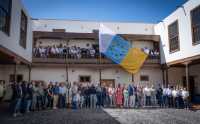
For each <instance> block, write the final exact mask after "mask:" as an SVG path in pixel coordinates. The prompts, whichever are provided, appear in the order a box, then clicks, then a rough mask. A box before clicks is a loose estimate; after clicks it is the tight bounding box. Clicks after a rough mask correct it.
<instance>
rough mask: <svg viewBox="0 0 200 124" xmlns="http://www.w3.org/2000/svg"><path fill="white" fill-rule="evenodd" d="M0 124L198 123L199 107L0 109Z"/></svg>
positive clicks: (199, 116)
mask: <svg viewBox="0 0 200 124" xmlns="http://www.w3.org/2000/svg"><path fill="white" fill-rule="evenodd" d="M0 122H1V124H199V122H200V111H191V110H184V109H180V110H179V109H79V110H72V109H57V110H45V111H39V112H30V113H28V114H25V115H21V116H19V117H16V118H14V117H12V116H11V115H9V114H8V112H5V111H4V110H2V109H1V113H0Z"/></svg>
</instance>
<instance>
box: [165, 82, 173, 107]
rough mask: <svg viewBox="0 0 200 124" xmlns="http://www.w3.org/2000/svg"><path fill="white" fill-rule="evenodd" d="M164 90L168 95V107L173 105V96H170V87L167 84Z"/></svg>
mask: <svg viewBox="0 0 200 124" xmlns="http://www.w3.org/2000/svg"><path fill="white" fill-rule="evenodd" d="M166 92H167V97H168V107H172V106H173V97H172V89H171V87H169V86H168V88H167V91H166Z"/></svg>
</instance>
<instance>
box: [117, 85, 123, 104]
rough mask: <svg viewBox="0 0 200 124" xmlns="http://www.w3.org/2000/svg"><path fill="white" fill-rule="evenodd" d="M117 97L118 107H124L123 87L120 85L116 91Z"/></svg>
mask: <svg viewBox="0 0 200 124" xmlns="http://www.w3.org/2000/svg"><path fill="white" fill-rule="evenodd" d="M115 96H116V105H117V107H122V104H123V101H122V100H123V88H122V87H121V85H120V84H118V86H117V88H116V91H115Z"/></svg>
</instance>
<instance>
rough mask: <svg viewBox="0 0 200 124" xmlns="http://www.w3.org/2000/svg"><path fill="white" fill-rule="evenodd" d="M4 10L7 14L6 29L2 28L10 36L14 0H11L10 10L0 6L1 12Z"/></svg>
mask: <svg viewBox="0 0 200 124" xmlns="http://www.w3.org/2000/svg"><path fill="white" fill-rule="evenodd" d="M1 11H3V12H4V13H5V14H6V17H5V18H6V22H5V27H6V29H5V30H1V29H0V31H1V32H3V33H4V34H6V35H7V36H10V28H11V16H12V0H9V7H8V12H7V11H6V10H5V9H4V8H3V7H1V6H0V12H1Z"/></svg>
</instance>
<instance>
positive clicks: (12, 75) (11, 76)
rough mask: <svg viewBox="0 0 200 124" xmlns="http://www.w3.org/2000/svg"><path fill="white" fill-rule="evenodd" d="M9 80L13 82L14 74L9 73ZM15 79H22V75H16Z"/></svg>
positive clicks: (18, 80)
mask: <svg viewBox="0 0 200 124" xmlns="http://www.w3.org/2000/svg"><path fill="white" fill-rule="evenodd" d="M9 81H10V82H14V81H15V75H14V74H11V75H10V77H9ZM16 81H17V82H20V81H23V75H21V74H18V75H16Z"/></svg>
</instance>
